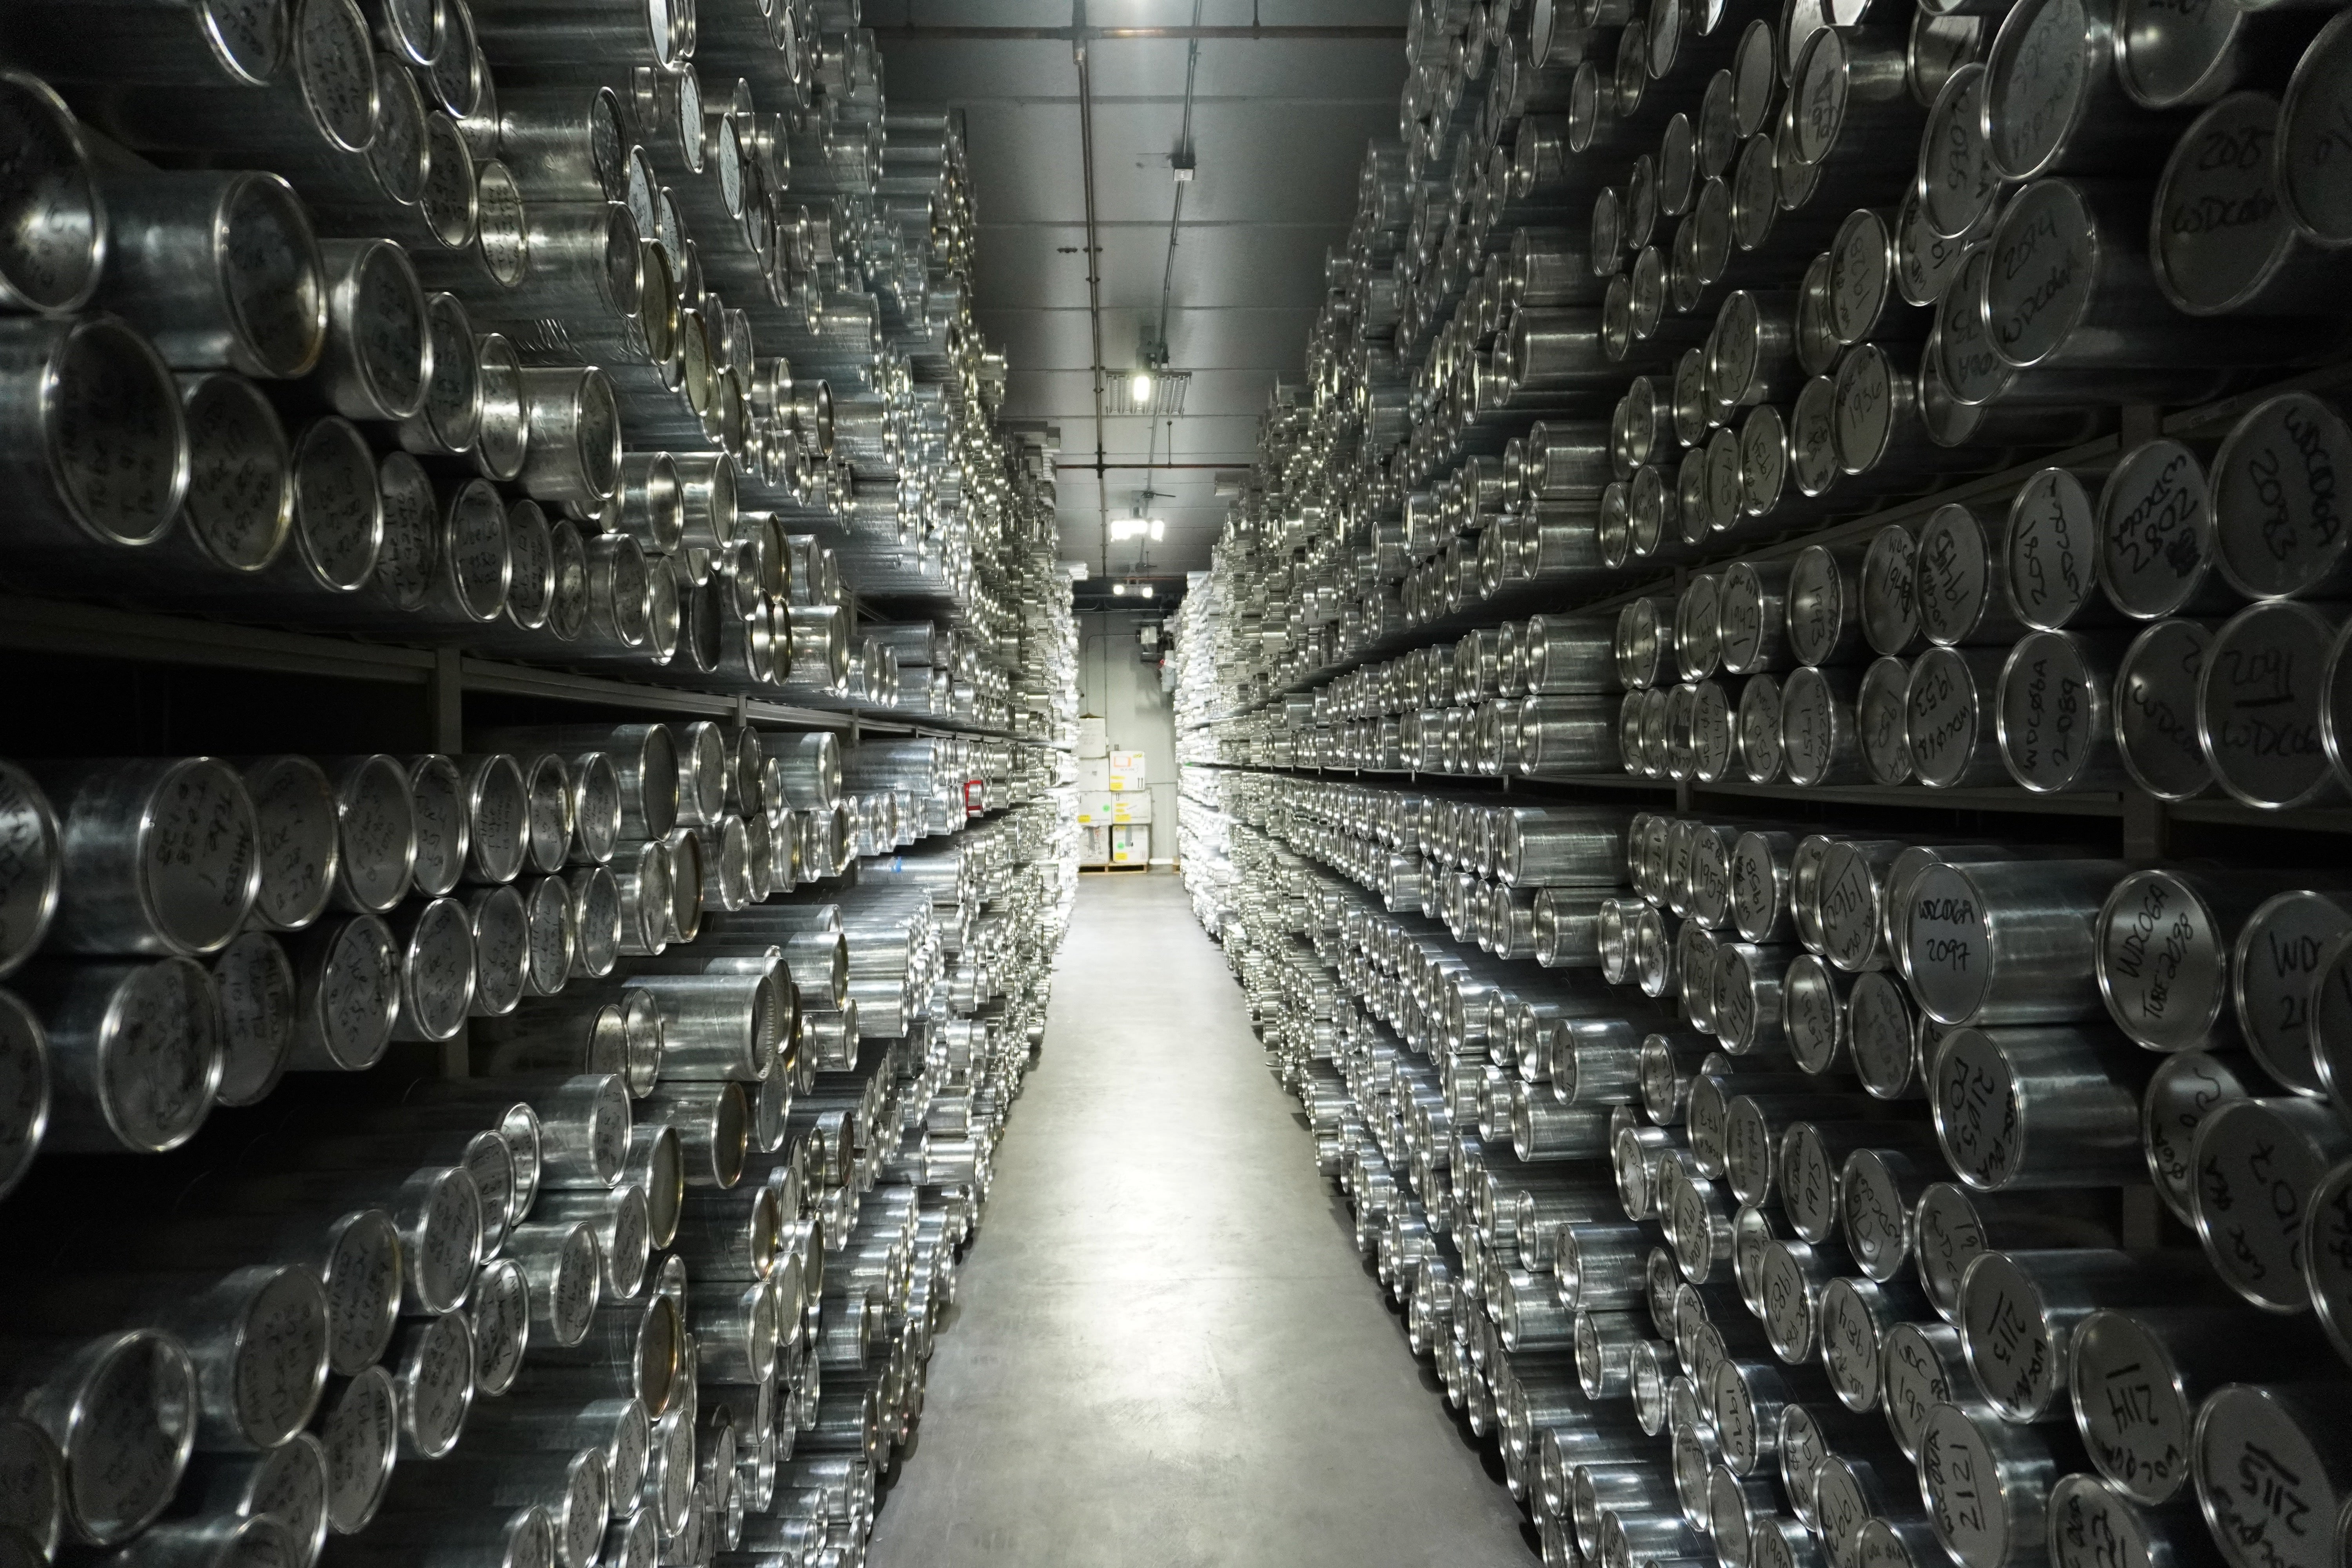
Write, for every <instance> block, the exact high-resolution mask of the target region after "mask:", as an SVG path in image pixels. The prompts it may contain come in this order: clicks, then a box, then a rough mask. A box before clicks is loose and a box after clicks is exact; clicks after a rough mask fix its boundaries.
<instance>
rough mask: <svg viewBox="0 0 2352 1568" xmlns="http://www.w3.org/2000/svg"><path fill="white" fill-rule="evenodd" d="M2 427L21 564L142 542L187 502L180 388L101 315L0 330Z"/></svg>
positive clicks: (126, 332)
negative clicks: (4, 431)
mask: <svg viewBox="0 0 2352 1568" xmlns="http://www.w3.org/2000/svg"><path fill="white" fill-rule="evenodd" d="M0 428H5V430H6V432H7V433H8V436H9V441H8V450H9V451H10V453H11V454H12V456H11V457H10V458H9V459H8V462H7V465H6V468H5V471H6V472H7V473H8V474H9V476H10V477H11V479H12V480H13V481H14V482H13V484H12V486H11V489H12V491H13V493H15V494H16V497H17V505H16V513H15V515H16V518H17V520H18V524H19V529H20V531H19V533H18V534H17V536H16V538H14V539H12V540H11V542H10V543H9V545H8V552H9V553H10V554H12V555H14V556H16V557H17V558H18V559H19V560H29V561H36V562H37V561H54V560H59V559H63V560H67V561H68V562H71V561H77V560H79V558H82V557H86V556H88V555H89V554H90V553H91V552H93V550H95V549H99V548H102V547H106V546H131V547H137V546H141V545H146V544H152V543H153V542H155V541H156V540H158V539H160V538H161V537H163V534H164V533H165V532H166V531H168V530H169V529H170V527H171V525H172V522H173V519H174V518H175V517H176V516H177V514H178V512H179V510H180V505H181V502H182V500H184V497H185V496H186V494H187V489H188V483H189V477H190V467H189V455H188V434H187V426H186V424H185V422H184V417H183V415H182V412H181V406H180V393H179V388H178V386H177V384H175V383H173V380H172V378H171V373H170V371H169V370H168V369H166V368H165V366H164V363H163V360H162V358H161V357H159V356H158V355H157V354H156V353H155V351H154V349H153V348H152V347H151V346H150V345H149V344H148V342H147V341H146V340H145V339H144V338H142V337H141V336H140V335H139V334H138V333H137V332H135V331H132V330H131V328H130V327H128V326H126V325H124V324H123V323H122V322H121V321H116V320H114V319H113V318H111V317H107V316H99V315H92V316H82V317H69V318H59V319H50V318H45V317H33V316H24V317H13V318H9V319H7V320H5V321H0Z"/></svg>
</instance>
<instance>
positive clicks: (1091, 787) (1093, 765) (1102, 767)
mask: <svg viewBox="0 0 2352 1568" xmlns="http://www.w3.org/2000/svg"><path fill="white" fill-rule="evenodd" d="M1109 791H1110V759H1109V758H1108V757H1080V758H1079V759H1078V793H1079V794H1080V795H1107V794H1108V793H1109Z"/></svg>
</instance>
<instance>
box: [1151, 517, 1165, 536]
mask: <svg viewBox="0 0 2352 1568" xmlns="http://www.w3.org/2000/svg"><path fill="white" fill-rule="evenodd" d="M1151 537H1152V538H1153V539H1154V540H1161V539H1165V538H1167V537H1168V525H1167V524H1166V523H1164V522H1162V521H1160V519H1158V518H1156V517H1155V518H1153V519H1152V520H1151Z"/></svg>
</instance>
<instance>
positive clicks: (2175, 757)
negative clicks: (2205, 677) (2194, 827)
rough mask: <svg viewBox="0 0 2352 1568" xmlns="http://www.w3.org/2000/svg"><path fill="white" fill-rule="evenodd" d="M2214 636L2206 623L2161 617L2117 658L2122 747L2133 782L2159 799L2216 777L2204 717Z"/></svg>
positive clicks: (2183, 796)
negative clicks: (2201, 728) (2202, 740)
mask: <svg viewBox="0 0 2352 1568" xmlns="http://www.w3.org/2000/svg"><path fill="white" fill-rule="evenodd" d="M2212 640H2213V637H2212V632H2211V630H2210V627H2209V626H2207V625H2206V624H2205V623H2201V622H2198V621H2179V620H2170V621H2158V622H2157V623H2155V624H2154V625H2153V626H2149V627H2147V630H2145V631H2143V632H2141V633H2140V634H2139V635H2138V636H2137V637H2134V638H2133V639H2132V642H2131V645H2130V646H2129V647H2127V648H2126V649H2125V650H2124V654H2123V657H2122V658H2121V659H2120V660H2119V661H2118V663H2117V666H2116V686H2115V697H2114V700H2113V711H2114V714H2115V740H2116V755H2117V758H2118V760H2119V761H2120V762H2121V763H2122V764H2123V767H2124V771H2125V772H2126V773H2127V774H2129V775H2130V777H2131V779H2132V782H2133V783H2134V784H2137V785H2138V786H2139V787H2140V788H2142V789H2144V790H2146V791H2147V792H2148V793H2149V794H2150V795H2155V796H2156V797H2157V798H2158V799H2159V800H2187V799H2189V797H2190V796H2192V795H2199V794H2201V793H2202V792H2203V791H2205V790H2206V789H2208V788H2210V786H2211V784H2212V783H2213V770H2212V767H2211V765H2210V763H2207V762H2206V760H2205V753H2204V751H2203V749H2202V747H2201V746H2200V744H2199V743H2198V737H2197V721H2196V714H2197V692H2198V684H2199V678H2200V674H2201V673H2202V670H2203V668H2204V663H2205V653H2206V650H2207V648H2209V647H2210V646H2211V645H2212Z"/></svg>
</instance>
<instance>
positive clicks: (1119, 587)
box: [1110, 583, 1127, 595]
mask: <svg viewBox="0 0 2352 1568" xmlns="http://www.w3.org/2000/svg"><path fill="white" fill-rule="evenodd" d="M1110 591H1111V592H1112V593H1114V594H1118V595H1125V594H1126V592H1127V584H1124V583H1113V584H1111V585H1110Z"/></svg>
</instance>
